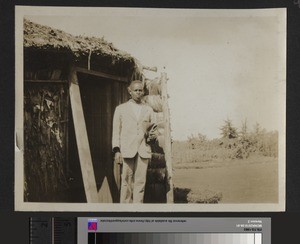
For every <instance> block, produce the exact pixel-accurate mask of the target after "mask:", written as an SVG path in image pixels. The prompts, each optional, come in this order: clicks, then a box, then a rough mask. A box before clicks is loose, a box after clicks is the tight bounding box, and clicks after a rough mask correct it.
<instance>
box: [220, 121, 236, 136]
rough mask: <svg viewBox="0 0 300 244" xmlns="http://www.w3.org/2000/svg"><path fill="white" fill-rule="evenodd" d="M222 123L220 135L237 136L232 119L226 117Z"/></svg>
mask: <svg viewBox="0 0 300 244" xmlns="http://www.w3.org/2000/svg"><path fill="white" fill-rule="evenodd" d="M224 123H225V124H224V125H223V126H222V127H221V128H220V130H221V135H222V137H223V138H228V139H232V138H237V136H238V133H237V128H236V127H234V126H233V124H232V121H231V120H230V119H227V120H225V121H224Z"/></svg>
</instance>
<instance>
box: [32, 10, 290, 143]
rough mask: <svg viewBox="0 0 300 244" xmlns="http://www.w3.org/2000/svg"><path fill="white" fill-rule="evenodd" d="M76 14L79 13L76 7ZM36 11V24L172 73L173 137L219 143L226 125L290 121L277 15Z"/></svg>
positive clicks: (281, 31)
mask: <svg viewBox="0 0 300 244" xmlns="http://www.w3.org/2000/svg"><path fill="white" fill-rule="evenodd" d="M73 10H74V9H73ZM73 10H72V9H69V10H68V11H61V9H60V11H50V12H49V11H47V12H43V11H42V12H41V11H36V12H35V11H32V12H30V14H28V15H26V18H28V19H29V20H31V21H34V22H36V23H39V24H44V25H48V26H51V27H53V28H57V29H61V30H63V31H65V32H68V33H70V34H73V35H86V36H96V37H104V38H105V40H107V41H109V42H112V43H113V44H114V45H115V47H117V48H119V49H121V50H124V51H126V52H128V53H130V54H131V55H132V56H134V57H135V58H137V59H138V60H139V61H140V62H141V63H142V64H143V65H146V66H150V67H152V66H156V67H157V68H158V72H157V73H155V72H149V71H148V72H147V73H146V76H147V77H149V78H154V77H156V76H160V74H161V72H166V73H167V76H168V78H169V80H168V93H169V96H170V98H169V107H170V113H171V128H172V137H173V139H174V140H185V139H186V138H187V137H188V136H190V135H191V134H198V133H201V134H204V135H206V136H207V137H208V138H209V139H212V138H218V137H220V136H221V135H220V129H219V128H220V127H221V126H222V125H223V123H224V120H226V119H231V120H232V122H233V124H234V125H235V126H236V127H241V123H242V121H243V120H245V119H247V123H248V126H249V127H250V128H253V126H254V124H255V123H256V122H258V123H259V124H260V125H261V126H262V127H264V128H266V129H267V130H278V127H279V124H280V123H281V122H282V120H284V116H285V114H283V113H282V112H283V111H284V109H283V104H284V103H285V99H284V96H285V95H284V92H285V75H284V73H285V61H284V60H285V56H284V54H285V52H284V50H285V35H284V34H285V33H284V31H285V30H284V28H281V26H282V25H281V22H280V18H278V15H277V14H274V13H273V12H272V11H271V12H270V11H268V10H265V11H262V10H252V12H251V11H250V12H249V11H240V10H236V11H234V10H231V11H223V10H219V11H210V10H205V11H204V10H202V11H200V10H199V11H197V10H162V9H160V10H158V9H147V10H146V9H131V10H129V9H114V10H112V9H101V8H100V9H97V10H95V9H94V10H93V11H91V12H87V11H85V10H84V8H82V9H81V10H80V11H78V9H77V10H76V11H73Z"/></svg>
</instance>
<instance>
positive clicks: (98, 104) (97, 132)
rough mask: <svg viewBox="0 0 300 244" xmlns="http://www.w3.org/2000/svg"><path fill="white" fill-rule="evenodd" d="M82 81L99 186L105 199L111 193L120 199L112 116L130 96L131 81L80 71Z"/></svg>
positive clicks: (88, 132) (117, 199) (89, 137)
mask: <svg viewBox="0 0 300 244" xmlns="http://www.w3.org/2000/svg"><path fill="white" fill-rule="evenodd" d="M78 82H79V87H80V94H81V100H82V106H83V111H84V119H85V123H86V129H87V135H88V141H89V146H90V150H91V157H92V161H93V166H94V173H95V179H96V184H97V190H98V191H100V194H101V196H100V199H101V201H102V202H108V201H109V199H108V198H110V196H111V197H112V200H113V202H118V201H119V189H118V186H117V184H116V181H115V178H114V174H113V158H112V156H113V155H112V152H111V151H112V146H111V139H112V120H113V113H114V110H115V107H116V106H117V105H118V104H120V103H122V102H124V101H125V100H126V99H127V95H126V94H127V91H126V86H127V84H126V83H122V82H117V81H114V80H110V79H107V78H102V77H98V76H93V75H87V74H82V73H78Z"/></svg>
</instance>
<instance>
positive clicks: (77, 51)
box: [24, 19, 135, 63]
mask: <svg viewBox="0 0 300 244" xmlns="http://www.w3.org/2000/svg"><path fill="white" fill-rule="evenodd" d="M24 48H30V49H36V50H48V51H65V52H70V53H71V54H73V55H75V56H76V57H80V56H88V55H90V54H92V55H93V56H95V55H96V56H109V57H110V58H111V59H112V60H113V61H121V60H123V61H130V62H133V63H135V59H134V58H133V57H132V56H131V55H130V54H128V53H126V52H124V51H121V50H119V49H117V48H115V47H114V46H113V44H112V43H109V42H107V41H105V40H104V39H103V38H97V37H86V36H73V35H71V34H68V33H66V32H64V31H61V30H57V29H53V28H51V27H48V26H44V25H40V24H36V23H33V22H31V21H29V20H27V19H24Z"/></svg>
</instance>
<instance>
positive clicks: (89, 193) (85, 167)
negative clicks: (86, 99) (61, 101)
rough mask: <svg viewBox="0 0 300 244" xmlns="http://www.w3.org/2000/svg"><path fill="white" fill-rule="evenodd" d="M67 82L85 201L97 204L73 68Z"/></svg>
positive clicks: (91, 163)
mask: <svg viewBox="0 0 300 244" xmlns="http://www.w3.org/2000/svg"><path fill="white" fill-rule="evenodd" d="M69 82H70V101H71V108H72V114H73V121H74V128H75V135H76V141H77V148H78V154H79V161H80V167H81V173H82V179H83V184H84V190H85V194H86V199H87V202H88V203H97V202H99V198H98V191H97V186H96V179H95V174H94V167H93V161H92V157H91V151H90V146H89V141H88V136H87V130H86V125H85V120H84V113H83V108H82V102H81V97H80V89H79V85H78V78H77V72H76V70H75V68H71V71H70V74H69Z"/></svg>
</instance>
